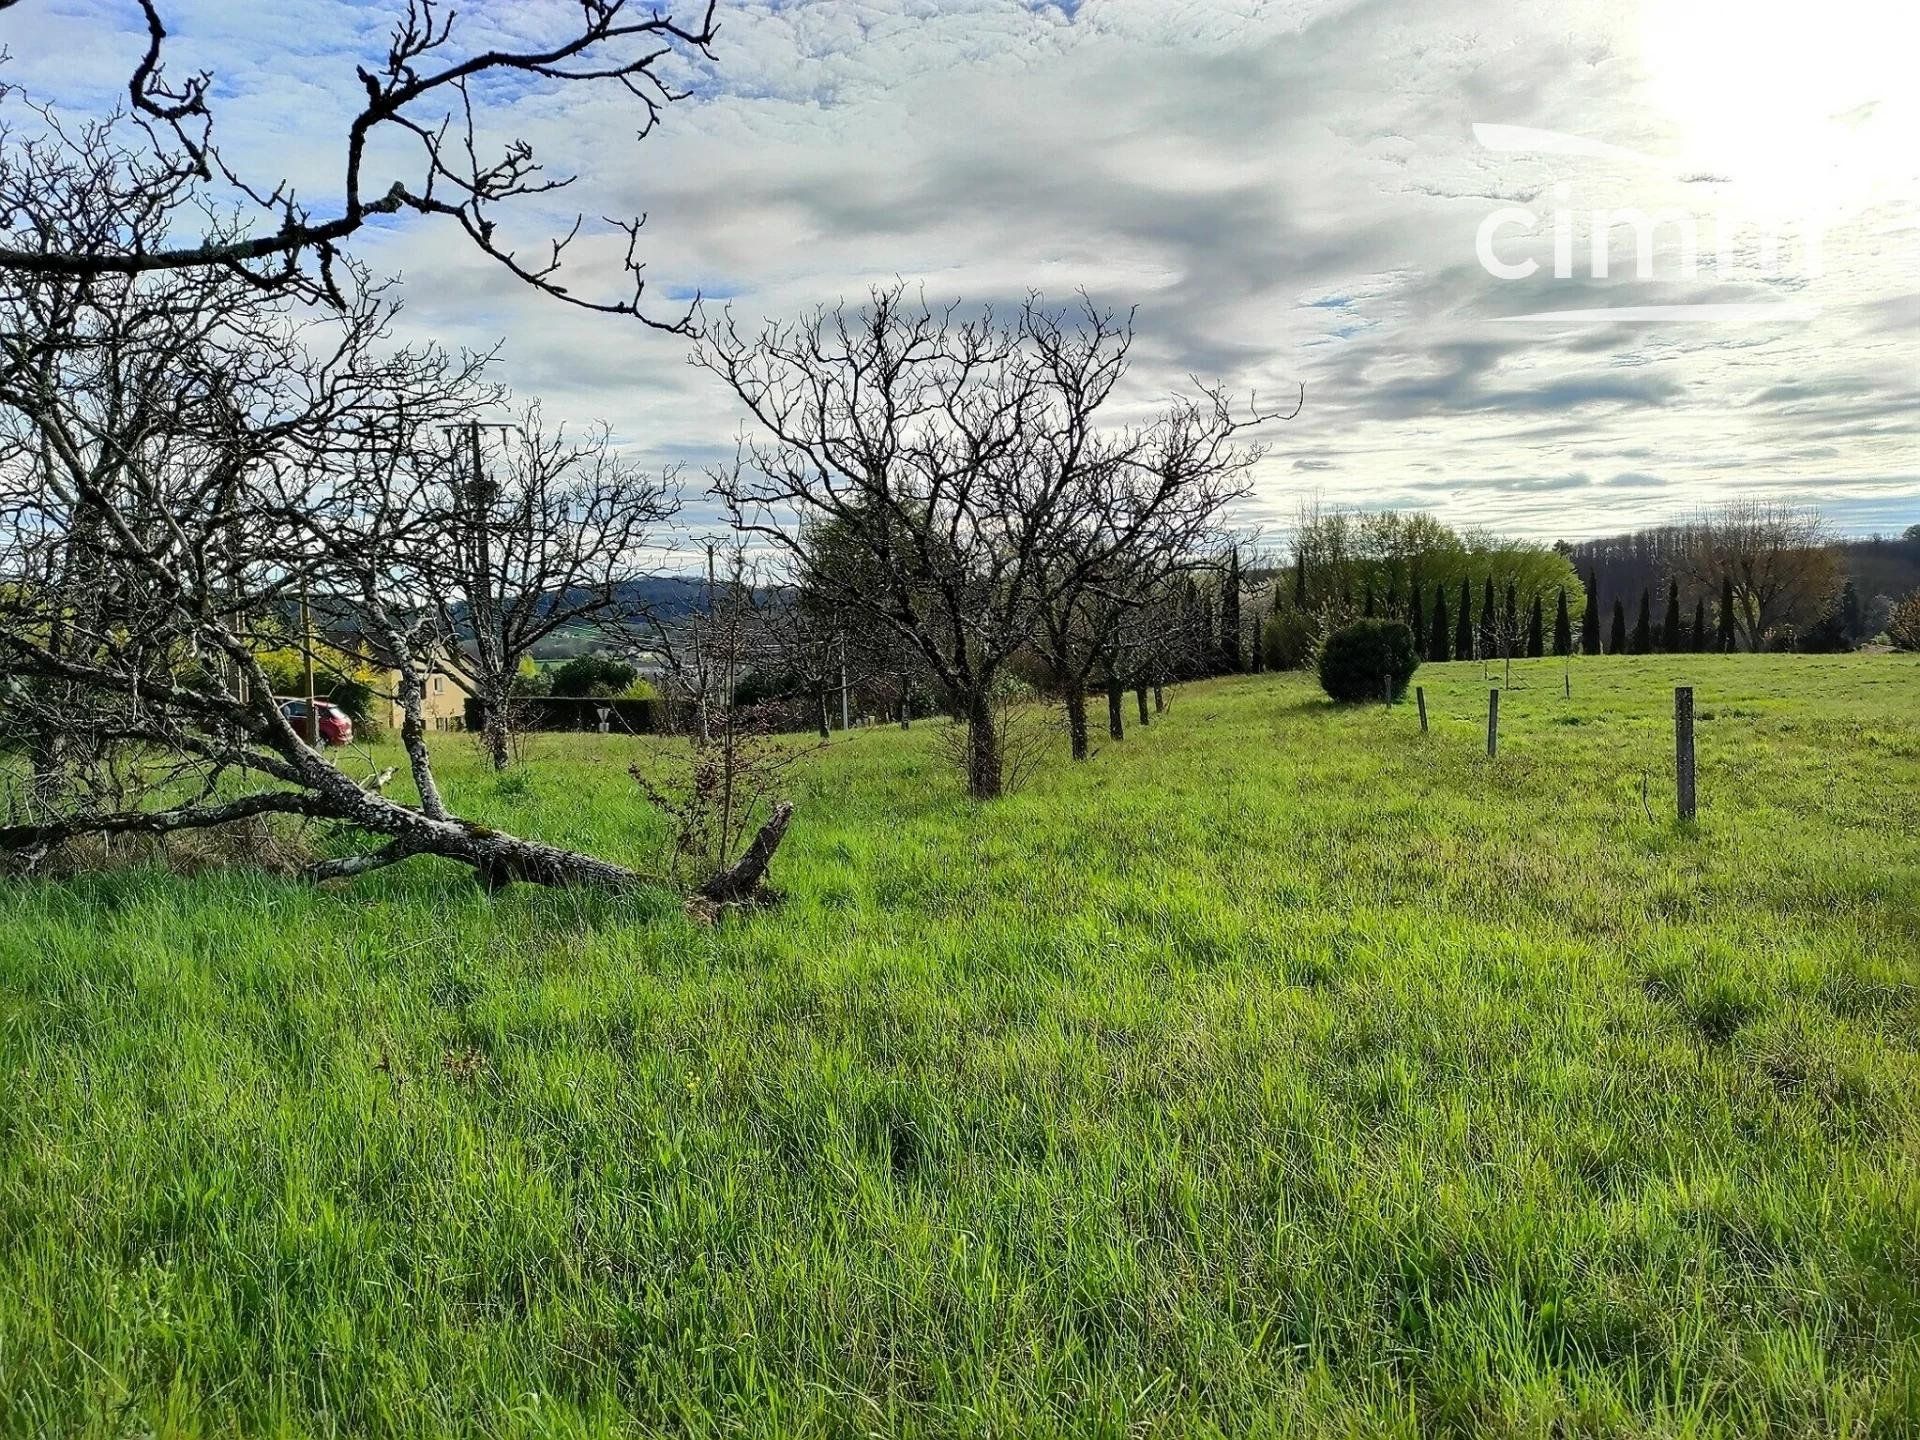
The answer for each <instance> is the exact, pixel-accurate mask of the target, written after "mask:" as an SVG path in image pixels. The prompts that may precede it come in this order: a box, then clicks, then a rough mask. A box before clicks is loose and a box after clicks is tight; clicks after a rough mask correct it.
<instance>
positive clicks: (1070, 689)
mask: <svg viewBox="0 0 1920 1440" xmlns="http://www.w3.org/2000/svg"><path fill="white" fill-rule="evenodd" d="M1064 702H1065V704H1066V707H1067V739H1068V741H1069V743H1070V744H1071V746H1072V749H1073V758H1074V759H1076V760H1084V759H1086V758H1087V753H1088V747H1087V687H1086V686H1084V685H1082V684H1081V683H1080V682H1079V681H1078V680H1074V681H1069V682H1068V684H1067V689H1066V695H1065V697H1064Z"/></svg>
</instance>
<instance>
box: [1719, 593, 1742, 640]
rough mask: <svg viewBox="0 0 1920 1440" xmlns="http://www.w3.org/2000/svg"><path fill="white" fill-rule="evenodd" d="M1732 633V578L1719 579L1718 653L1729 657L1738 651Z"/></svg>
mask: <svg viewBox="0 0 1920 1440" xmlns="http://www.w3.org/2000/svg"><path fill="white" fill-rule="evenodd" d="M1739 648H1740V646H1739V641H1738V640H1737V639H1736V637H1735V635H1734V631H1733V576H1731V575H1722V576H1721V577H1720V652H1721V654H1723V655H1731V654H1732V653H1733V652H1734V651H1735V650H1737V649H1739Z"/></svg>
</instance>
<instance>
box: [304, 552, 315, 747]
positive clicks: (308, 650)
mask: <svg viewBox="0 0 1920 1440" xmlns="http://www.w3.org/2000/svg"><path fill="white" fill-rule="evenodd" d="M300 654H301V657H302V659H301V669H302V670H303V672H304V678H305V683H306V692H307V695H306V699H307V709H306V713H305V714H304V715H303V716H302V717H301V718H302V719H303V720H305V722H306V723H305V724H304V725H303V726H302V727H301V728H302V729H304V730H305V731H306V738H307V744H309V745H316V746H317V745H318V744H319V743H320V710H319V707H318V705H317V703H316V700H315V697H314V693H313V606H312V604H311V603H309V601H308V598H307V572H306V567H305V566H302V567H301V570H300Z"/></svg>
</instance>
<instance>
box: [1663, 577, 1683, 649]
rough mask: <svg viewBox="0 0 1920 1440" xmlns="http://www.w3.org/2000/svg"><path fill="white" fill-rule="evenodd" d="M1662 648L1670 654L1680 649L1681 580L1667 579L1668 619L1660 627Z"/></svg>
mask: <svg viewBox="0 0 1920 1440" xmlns="http://www.w3.org/2000/svg"><path fill="white" fill-rule="evenodd" d="M1660 648H1661V649H1662V650H1665V651H1667V652H1668V653H1669V654H1677V653H1678V652H1679V649H1680V582H1679V581H1678V580H1669V581H1667V620H1666V623H1665V624H1664V625H1662V626H1661V627H1660Z"/></svg>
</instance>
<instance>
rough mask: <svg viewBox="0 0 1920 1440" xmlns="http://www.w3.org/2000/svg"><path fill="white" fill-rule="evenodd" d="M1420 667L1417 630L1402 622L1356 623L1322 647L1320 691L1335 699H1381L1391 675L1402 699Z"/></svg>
mask: <svg viewBox="0 0 1920 1440" xmlns="http://www.w3.org/2000/svg"><path fill="white" fill-rule="evenodd" d="M1419 668H1420V656H1419V653H1418V652H1417V651H1416V650H1415V649H1414V645H1413V631H1411V630H1409V629H1408V628H1407V627H1406V626H1405V625H1404V624H1402V623H1401V622H1400V621H1398V620H1356V621H1354V622H1353V623H1352V624H1351V625H1343V626H1341V627H1340V628H1339V629H1338V630H1336V631H1334V632H1333V634H1331V635H1329V636H1328V637H1327V643H1326V644H1324V645H1322V646H1321V647H1320V688H1321V689H1322V690H1325V691H1326V692H1327V694H1329V695H1331V696H1332V697H1333V698H1334V699H1335V700H1342V701H1355V700H1378V699H1380V698H1381V697H1382V694H1383V692H1384V689H1385V685H1384V681H1385V679H1386V677H1387V676H1389V675H1391V676H1392V677H1393V698H1394V699H1396V700H1398V699H1399V698H1400V697H1401V696H1402V695H1404V694H1405V693H1406V690H1407V682H1408V681H1410V680H1411V679H1413V672H1414V671H1415V670H1417V669H1419Z"/></svg>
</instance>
